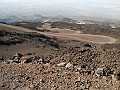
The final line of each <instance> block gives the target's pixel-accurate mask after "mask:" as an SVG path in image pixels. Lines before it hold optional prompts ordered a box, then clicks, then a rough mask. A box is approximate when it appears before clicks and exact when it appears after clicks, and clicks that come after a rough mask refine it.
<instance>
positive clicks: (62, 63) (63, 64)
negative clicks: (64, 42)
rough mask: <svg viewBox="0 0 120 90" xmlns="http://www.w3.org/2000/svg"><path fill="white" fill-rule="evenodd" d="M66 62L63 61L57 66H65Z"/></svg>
mask: <svg viewBox="0 0 120 90" xmlns="http://www.w3.org/2000/svg"><path fill="white" fill-rule="evenodd" d="M65 64H66V62H61V63H59V64H57V66H58V67H64V66H65Z"/></svg>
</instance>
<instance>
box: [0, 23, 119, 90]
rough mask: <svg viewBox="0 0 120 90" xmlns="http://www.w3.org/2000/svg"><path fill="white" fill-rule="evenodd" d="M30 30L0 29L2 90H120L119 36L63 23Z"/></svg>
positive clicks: (1, 26)
mask: <svg viewBox="0 0 120 90" xmlns="http://www.w3.org/2000/svg"><path fill="white" fill-rule="evenodd" d="M25 25H26V24H24V26H23V25H20V26H13V25H7V24H2V23H0V90H119V89H120V44H119V41H120V36H119V35H120V32H119V31H115V30H112V29H110V28H109V27H106V26H102V27H101V26H96V25H93V26H89V25H84V26H81V25H74V24H73V25H69V24H67V23H57V22H54V23H52V22H47V23H43V24H42V26H41V24H40V25H39V24H38V25H37V24H36V25H34V24H33V26H34V27H32V23H30V25H31V27H32V28H34V29H32V28H31V27H29V24H28V25H27V26H25ZM88 27H89V28H88ZM89 29H92V30H93V31H92V30H89ZM106 29H107V31H106ZM116 32H117V33H116Z"/></svg>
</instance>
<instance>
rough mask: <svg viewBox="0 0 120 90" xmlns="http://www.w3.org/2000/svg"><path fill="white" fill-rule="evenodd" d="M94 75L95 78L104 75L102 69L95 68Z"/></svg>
mask: <svg viewBox="0 0 120 90" xmlns="http://www.w3.org/2000/svg"><path fill="white" fill-rule="evenodd" d="M95 74H96V75H97V76H103V74H104V69H103V68H97V70H96V71H95Z"/></svg>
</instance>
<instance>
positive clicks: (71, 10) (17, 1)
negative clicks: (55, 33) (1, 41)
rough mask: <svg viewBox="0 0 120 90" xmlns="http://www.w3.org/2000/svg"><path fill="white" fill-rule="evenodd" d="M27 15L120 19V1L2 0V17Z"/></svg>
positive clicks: (0, 0)
mask: <svg viewBox="0 0 120 90" xmlns="http://www.w3.org/2000/svg"><path fill="white" fill-rule="evenodd" d="M25 14H42V15H46V16H56V15H62V16H89V17H103V18H116V19H117V18H118V19H120V17H119V16H120V0H0V16H4V15H25Z"/></svg>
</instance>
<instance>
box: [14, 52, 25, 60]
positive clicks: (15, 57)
mask: <svg viewBox="0 0 120 90" xmlns="http://www.w3.org/2000/svg"><path fill="white" fill-rule="evenodd" d="M22 56H23V55H22V54H21V53H16V54H15V55H14V56H13V60H14V61H16V60H19V59H20V58H21V57H22Z"/></svg>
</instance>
